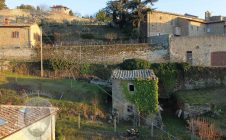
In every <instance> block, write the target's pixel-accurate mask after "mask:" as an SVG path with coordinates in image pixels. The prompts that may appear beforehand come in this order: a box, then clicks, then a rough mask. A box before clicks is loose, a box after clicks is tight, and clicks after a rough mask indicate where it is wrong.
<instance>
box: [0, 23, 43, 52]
mask: <svg viewBox="0 0 226 140" xmlns="http://www.w3.org/2000/svg"><path fill="white" fill-rule="evenodd" d="M40 36H41V29H40V27H39V26H38V24H36V23H29V24H28V23H25V24H19V23H12V24H10V23H9V21H7V20H6V21H5V22H4V23H2V24H0V38H1V41H0V48H24V47H26V48H32V47H34V46H36V45H37V44H38V43H39V42H40Z"/></svg>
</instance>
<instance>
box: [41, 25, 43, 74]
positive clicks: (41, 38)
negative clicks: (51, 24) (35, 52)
mask: <svg viewBox="0 0 226 140" xmlns="http://www.w3.org/2000/svg"><path fill="white" fill-rule="evenodd" d="M40 46H41V52H40V53H41V54H40V55H41V77H43V56H42V27H41V43H40Z"/></svg>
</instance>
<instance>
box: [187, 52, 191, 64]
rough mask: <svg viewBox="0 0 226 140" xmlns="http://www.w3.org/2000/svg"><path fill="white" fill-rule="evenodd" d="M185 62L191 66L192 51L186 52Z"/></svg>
mask: <svg viewBox="0 0 226 140" xmlns="http://www.w3.org/2000/svg"><path fill="white" fill-rule="evenodd" d="M187 62H188V63H189V64H192V51H187Z"/></svg>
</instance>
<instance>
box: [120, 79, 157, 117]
mask: <svg viewBox="0 0 226 140" xmlns="http://www.w3.org/2000/svg"><path fill="white" fill-rule="evenodd" d="M130 82H133V81H130ZM121 84H122V85H123V93H125V96H126V98H127V99H128V100H129V101H130V102H131V103H133V104H135V106H136V108H137V109H138V111H139V112H141V113H142V114H146V115H150V114H152V113H156V112H157V111H158V80H157V79H155V80H154V79H149V80H144V79H135V81H134V82H133V84H134V86H135V87H136V89H135V91H134V92H133V93H130V92H129V91H128V82H126V81H122V83H121Z"/></svg>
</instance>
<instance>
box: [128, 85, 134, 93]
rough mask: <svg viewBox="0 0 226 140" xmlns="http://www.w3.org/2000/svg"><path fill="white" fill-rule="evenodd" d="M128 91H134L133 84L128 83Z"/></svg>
mask: <svg viewBox="0 0 226 140" xmlns="http://www.w3.org/2000/svg"><path fill="white" fill-rule="evenodd" d="M131 86H132V89H133V90H131ZM128 91H129V92H135V86H134V84H132V83H128Z"/></svg>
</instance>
